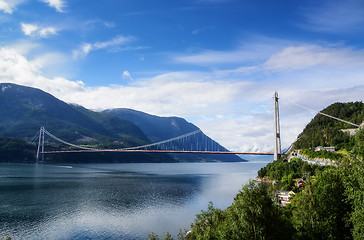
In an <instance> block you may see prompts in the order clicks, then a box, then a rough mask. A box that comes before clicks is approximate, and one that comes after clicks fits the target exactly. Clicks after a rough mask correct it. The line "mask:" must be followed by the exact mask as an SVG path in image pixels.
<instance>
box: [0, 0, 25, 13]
mask: <svg viewBox="0 0 364 240" xmlns="http://www.w3.org/2000/svg"><path fill="white" fill-rule="evenodd" d="M21 2H22V0H0V10H1V11H3V12H4V13H8V14H12V13H13V12H14V10H15V9H16V6H17V5H18V4H20V3H21Z"/></svg>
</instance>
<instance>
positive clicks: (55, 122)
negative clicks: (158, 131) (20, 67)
mask: <svg viewBox="0 0 364 240" xmlns="http://www.w3.org/2000/svg"><path fill="white" fill-rule="evenodd" d="M0 116H1V117H0V136H7V137H17V138H22V139H31V138H32V137H33V136H34V135H35V134H36V132H37V131H39V128H40V127H41V126H44V127H45V128H46V129H47V130H48V131H50V132H52V133H53V134H55V135H56V136H58V137H60V138H62V139H63V140H66V141H72V142H80V143H89V144H96V145H97V144H101V143H103V144H105V143H106V144H111V143H114V142H115V141H117V142H118V144H119V146H120V147H127V146H136V145H139V144H145V143H149V140H148V139H147V138H146V137H145V135H144V134H143V132H142V131H141V130H140V129H139V128H138V127H137V126H136V125H135V124H133V123H131V122H130V121H127V120H124V119H120V118H116V117H112V116H110V115H107V114H103V113H96V112H93V111H90V110H87V109H85V108H82V107H77V106H72V105H69V104H67V103H65V102H62V101H60V100H58V99H57V98H55V97H53V96H52V95H50V94H48V93H46V92H43V91H41V90H39V89H35V88H30V87H24V86H19V85H15V84H7V83H1V84H0ZM121 139H122V140H121Z"/></svg>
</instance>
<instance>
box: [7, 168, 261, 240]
mask: <svg viewBox="0 0 364 240" xmlns="http://www.w3.org/2000/svg"><path fill="white" fill-rule="evenodd" d="M262 165H263V164H260V165H259V164H249V163H230V164H218V163H213V164H199V163H181V164H77V165H26V164H0V202H1V206H0V234H1V235H4V236H5V235H8V236H11V237H13V238H14V239H145V238H146V237H147V234H148V233H151V232H156V233H158V234H163V233H165V232H167V231H169V232H172V233H178V231H179V229H180V228H188V227H189V224H190V223H191V222H192V221H193V219H194V216H195V214H196V213H198V212H199V211H200V210H201V209H206V207H207V204H208V202H209V201H214V204H215V205H216V206H218V207H220V208H226V207H227V206H228V205H229V204H230V203H231V202H232V200H233V198H234V196H235V194H236V193H237V192H238V190H239V189H240V188H241V185H242V184H243V183H245V182H246V181H247V180H248V179H249V178H252V177H254V176H255V175H256V171H257V169H259V168H260V166H262ZM0 237H1V236H0Z"/></svg>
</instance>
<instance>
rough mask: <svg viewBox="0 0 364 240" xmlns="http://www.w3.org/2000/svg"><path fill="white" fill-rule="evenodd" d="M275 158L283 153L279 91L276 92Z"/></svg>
mask: <svg viewBox="0 0 364 240" xmlns="http://www.w3.org/2000/svg"><path fill="white" fill-rule="evenodd" d="M273 99H274V160H278V158H279V155H280V154H281V130H280V125H279V104H278V92H277V91H275V92H274V96H273Z"/></svg>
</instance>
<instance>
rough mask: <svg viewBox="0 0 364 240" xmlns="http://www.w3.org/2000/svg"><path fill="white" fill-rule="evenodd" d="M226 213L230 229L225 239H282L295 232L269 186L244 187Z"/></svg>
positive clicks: (251, 185) (251, 184)
mask: <svg viewBox="0 0 364 240" xmlns="http://www.w3.org/2000/svg"><path fill="white" fill-rule="evenodd" d="M227 213H228V216H229V217H228V219H229V226H230V228H229V230H228V234H226V236H227V237H228V238H226V239H282V238H283V237H284V235H285V234H290V233H292V232H291V231H290V225H289V223H288V221H286V220H285V219H284V218H283V214H282V212H281V211H280V208H279V207H278V206H277V205H276V204H275V203H274V202H273V201H272V199H271V197H270V196H269V194H268V189H267V186H265V185H262V184H259V185H257V184H254V183H253V182H250V183H249V184H247V185H245V186H244V187H243V189H242V190H241V191H240V192H239V194H238V195H237V196H236V197H235V199H234V203H233V204H232V205H231V206H230V207H229V208H228V209H227Z"/></svg>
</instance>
